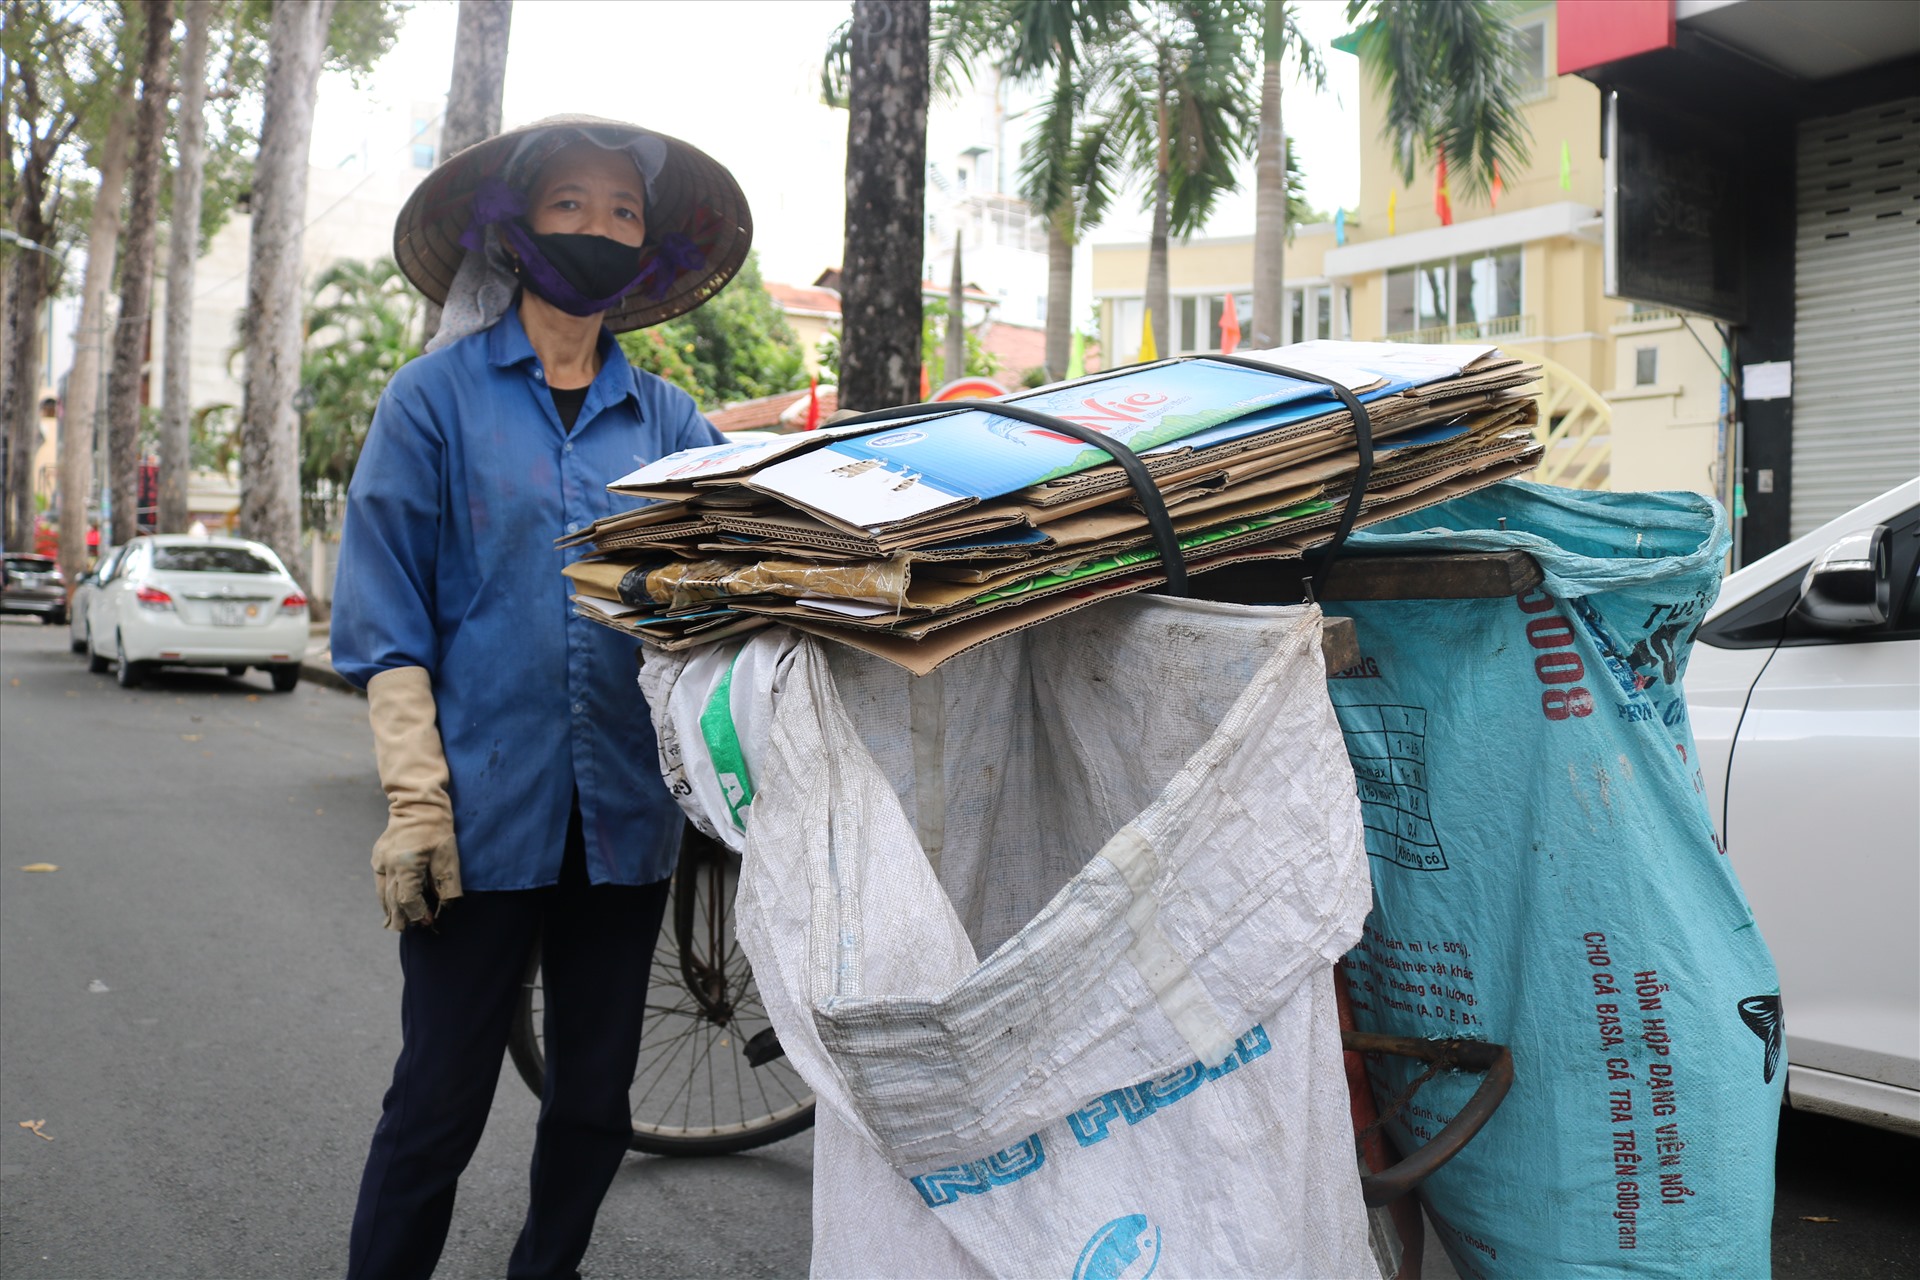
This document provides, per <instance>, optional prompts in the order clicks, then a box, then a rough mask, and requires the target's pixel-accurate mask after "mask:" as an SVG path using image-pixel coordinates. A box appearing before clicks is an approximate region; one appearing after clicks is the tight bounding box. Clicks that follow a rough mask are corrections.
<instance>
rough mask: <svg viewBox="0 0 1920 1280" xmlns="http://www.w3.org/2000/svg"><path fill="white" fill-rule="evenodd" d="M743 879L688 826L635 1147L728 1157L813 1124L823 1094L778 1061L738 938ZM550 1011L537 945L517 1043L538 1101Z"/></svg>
mask: <svg viewBox="0 0 1920 1280" xmlns="http://www.w3.org/2000/svg"><path fill="white" fill-rule="evenodd" d="M739 877H740V860H739V858H738V857H736V856H735V855H733V854H731V853H729V852H728V851H727V849H726V848H725V847H724V846H721V845H719V844H716V843H714V842H713V841H711V840H708V839H707V838H706V837H705V836H702V835H700V834H699V832H697V831H695V830H694V829H693V827H691V826H689V827H687V829H686V835H685V837H684V838H683V839H682V841H681V845H680V866H679V869H678V870H677V871H676V872H675V873H674V877H673V891H672V898H671V900H670V903H669V907H668V912H667V919H666V921H665V923H664V925H663V927H662V928H661V930H660V941H659V943H658V944H657V945H656V947H655V948H654V953H653V973H652V977H651V979H650V981H649V982H648V986H647V1012H646V1018H645V1021H644V1023H643V1024H642V1028H641V1036H640V1062H639V1066H638V1067H637V1069H636V1070H635V1072H634V1077H633V1091H632V1095H631V1101H632V1106H633V1139H632V1142H631V1143H630V1146H631V1147H632V1149H633V1150H635V1151H643V1152H647V1153H649V1154H652V1155H662V1156H718V1155H727V1154H729V1153H732V1152H735V1151H747V1150H750V1149H752V1148H754V1147H759V1146H765V1145H766V1144H767V1143H770V1142H778V1141H779V1140H780V1139H782V1138H786V1137H791V1136H792V1135H793V1134H796V1133H799V1132H801V1131H803V1130H805V1129H808V1128H811V1127H812V1125H813V1092H812V1090H810V1089H808V1088H807V1084H806V1081H804V1080H802V1079H801V1078H800V1075H799V1073H798V1072H796V1071H795V1070H794V1069H793V1067H792V1066H791V1065H790V1064H789V1063H788V1062H787V1060H786V1059H785V1058H784V1057H781V1056H777V1055H778V1053H779V1050H778V1047H777V1046H778V1041H777V1040H776V1039H775V1037H774V1034H773V1026H772V1024H771V1023H770V1022H768V1021H767V1014H766V1009H765V1008H764V1007H763V1006H762V1005H761V1003H760V992H759V989H758V988H757V987H755V986H754V982H753V971H752V968H751V966H749V965H748V963H747V958H746V956H745V955H744V954H742V953H741V951H740V944H739V942H738V940H737V939H736V938H735V937H734V935H733V894H734V887H735V885H736V884H738V882H739ZM543 1008H544V993H543V991H542V988H541V984H540V951H539V948H538V947H536V948H534V953H533V955H532V956H531V957H529V958H528V962H527V971H526V978H525V981H524V982H523V983H522V984H521V991H520V1002H519V1007H518V1008H517V1009H516V1010H515V1012H514V1020H513V1030H512V1034H511V1035H510V1037H509V1039H508V1042H507V1047H508V1050H509V1052H510V1053H511V1054H512V1057H513V1063H514V1066H515V1067H516V1068H517V1069H518V1070H519V1072H520V1077H521V1079H523V1080H525V1081H526V1083H527V1087H528V1088H530V1089H532V1090H533V1092H534V1093H535V1094H536V1095H538V1094H540V1092H541V1091H542V1087H543V1086H544V1084H545V1082H546V1053H545V1046H544V1043H543V1040H544V1032H545V1028H544V1025H543V1018H542V1016H541V1014H542V1011H543ZM756 1064H757V1065H756Z"/></svg>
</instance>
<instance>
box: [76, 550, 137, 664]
mask: <svg viewBox="0 0 1920 1280" xmlns="http://www.w3.org/2000/svg"><path fill="white" fill-rule="evenodd" d="M125 550H126V548H125V547H124V546H121V547H107V548H106V549H105V550H103V551H101V552H100V556H99V558H98V559H97V560H95V561H94V562H93V568H91V569H89V570H87V571H86V572H85V573H83V574H81V575H80V576H79V577H78V578H75V579H74V580H73V599H72V600H70V601H68V603H67V640H68V642H69V643H70V644H71V645H72V647H73V651H74V652H75V653H85V652H86V651H87V607H88V606H89V605H90V604H92V603H93V599H94V597H96V596H98V595H99V594H100V584H101V583H103V582H110V581H112V580H113V571H114V566H115V564H116V563H118V561H119V559H120V554H121V553H122V552H123V551H125Z"/></svg>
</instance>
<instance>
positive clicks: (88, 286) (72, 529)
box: [60, 78, 133, 583]
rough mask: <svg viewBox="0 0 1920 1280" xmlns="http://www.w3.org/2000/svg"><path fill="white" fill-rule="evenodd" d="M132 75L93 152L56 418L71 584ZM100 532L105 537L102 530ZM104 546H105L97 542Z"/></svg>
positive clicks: (106, 342)
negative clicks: (94, 184) (95, 178)
mask: <svg viewBox="0 0 1920 1280" xmlns="http://www.w3.org/2000/svg"><path fill="white" fill-rule="evenodd" d="M132 123H133V81H132V79H131V78H129V79H128V80H127V82H126V83H125V85H123V86H122V88H121V90H120V93H119V96H118V98H117V99H116V100H115V103H114V111H113V115H112V118H111V119H110V120H108V122H107V128H106V131H105V133H104V134H102V135H101V139H100V143H99V145H98V147H97V149H96V150H95V153H94V156H93V167H94V169H95V170H96V171H98V173H99V174H100V189H99V190H98V191H97V192H96V193H95V194H94V197H93V220H92V221H91V222H89V223H88V224H87V274H86V278H85V280H84V281H83V282H82V284H81V286H80V326H79V328H78V329H77V330H76V331H75V333H74V335H73V339H74V341H73V371H72V372H71V373H69V374H68V375H67V409H66V417H65V418H64V419H62V421H61V423H60V569H61V571H62V572H63V573H65V574H66V575H67V581H68V582H69V583H73V582H77V581H79V579H80V575H81V574H82V573H83V572H85V570H86V567H87V519H86V515H87V505H88V501H89V499H90V498H91V497H92V496H93V449H94V444H93V442H94V428H95V426H96V425H97V423H98V420H99V414H100V408H101V404H100V400H101V396H100V381H101V375H102V374H103V373H104V371H105V370H106V368H107V364H108V355H107V353H108V352H109V351H111V350H112V339H111V334H112V328H111V326H110V324H109V321H108V318H107V294H108V293H109V292H111V291H112V289H113V258H114V254H115V252H116V251H117V250H118V249H119V245H120V208H121V206H122V205H123V204H124V203H125V202H126V195H127V152H128V151H129V150H130V146H129V144H130V142H131V141H132V137H133V130H132V128H131V126H132ZM101 536H102V537H106V536H108V531H106V530H102V531H101ZM103 550H104V548H103Z"/></svg>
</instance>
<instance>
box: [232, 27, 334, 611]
mask: <svg viewBox="0 0 1920 1280" xmlns="http://www.w3.org/2000/svg"><path fill="white" fill-rule="evenodd" d="M333 6H334V0H274V6H273V17H272V21H271V23H270V25H269V27H268V32H267V84H266V110H265V112H264V114H263V115H262V117H261V122H260V154H259V158H258V160H256V161H255V164H254V172H253V229H252V234H251V236H250V238H249V252H248V257H247V317H248V331H247V369H246V386H245V390H244V395H243V398H242V401H241V409H240V532H241V534H242V535H243V536H245V537H248V538H254V539H257V540H258V541H261V542H264V543H266V544H267V545H268V546H270V547H272V548H273V549H274V550H275V551H276V552H278V553H279V556H280V558H281V560H283V561H285V562H286V565H287V568H288V569H289V571H291V572H292V573H293V574H294V575H295V576H296V577H301V576H303V575H302V573H301V566H302V559H301V556H300V431H299V422H298V420H297V418H296V417H295V415H294V408H293V398H294V396H295V394H297V393H298V391H299V390H300V347H301V327H302V326H301V296H300V295H301V286H302V278H303V272H302V270H301V261H300V251H301V243H302V241H301V223H302V221H303V220H304V219H305V217H306V210H307V150H308V148H309V147H310V146H311V145H312V142H313V102H314V90H315V88H316V86H317V85H318V83H319V79H320V62H321V57H322V54H323V53H324V51H325V48H326V40H327V24H328V21H329V20H330V19H331V18H332V16H333Z"/></svg>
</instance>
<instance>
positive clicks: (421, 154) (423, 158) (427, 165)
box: [413, 142, 433, 169]
mask: <svg viewBox="0 0 1920 1280" xmlns="http://www.w3.org/2000/svg"><path fill="white" fill-rule="evenodd" d="M413 167H414V168H416V169H431V168H433V144H432V143H431V142H416V143H414V144H413Z"/></svg>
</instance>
